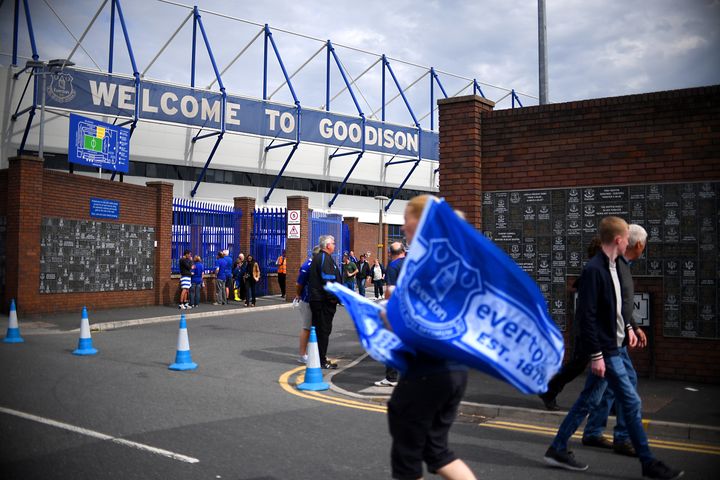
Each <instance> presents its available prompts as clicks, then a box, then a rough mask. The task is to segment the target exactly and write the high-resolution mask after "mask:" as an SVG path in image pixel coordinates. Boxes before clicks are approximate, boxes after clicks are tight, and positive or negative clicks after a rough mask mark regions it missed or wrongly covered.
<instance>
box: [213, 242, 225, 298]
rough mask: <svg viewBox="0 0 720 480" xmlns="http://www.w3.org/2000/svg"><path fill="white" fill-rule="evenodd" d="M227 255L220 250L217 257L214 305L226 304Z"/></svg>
mask: <svg viewBox="0 0 720 480" xmlns="http://www.w3.org/2000/svg"><path fill="white" fill-rule="evenodd" d="M223 258H225V255H224V254H223V252H218V254H217V258H216V259H215V303H213V305H225V304H226V303H227V296H226V294H225V279H226V277H225V260H223Z"/></svg>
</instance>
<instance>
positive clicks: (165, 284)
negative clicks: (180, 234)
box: [145, 182, 179, 305]
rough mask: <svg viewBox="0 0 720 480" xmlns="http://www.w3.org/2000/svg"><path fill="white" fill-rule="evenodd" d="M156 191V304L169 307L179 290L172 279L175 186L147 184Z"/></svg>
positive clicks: (159, 183) (166, 183) (157, 183)
mask: <svg viewBox="0 0 720 480" xmlns="http://www.w3.org/2000/svg"><path fill="white" fill-rule="evenodd" d="M145 185H147V186H148V187H149V188H153V189H155V208H156V210H155V212H156V215H155V241H156V242H157V247H155V304H156V305H168V304H170V303H171V302H172V301H173V300H174V298H175V294H176V293H177V291H178V289H179V285H177V284H176V283H177V282H174V281H173V280H172V279H171V278H170V270H171V264H172V223H173V217H172V203H173V184H172V183H170V182H146V183H145Z"/></svg>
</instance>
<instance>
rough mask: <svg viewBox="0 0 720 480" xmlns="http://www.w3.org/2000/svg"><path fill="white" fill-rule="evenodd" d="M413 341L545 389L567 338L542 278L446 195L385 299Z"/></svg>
mask: <svg viewBox="0 0 720 480" xmlns="http://www.w3.org/2000/svg"><path fill="white" fill-rule="evenodd" d="M387 309H388V310H387V315H388V320H389V322H390V325H391V327H392V330H393V331H394V332H395V333H396V334H397V336H398V337H400V338H401V339H402V341H403V342H405V343H406V344H407V345H409V346H411V347H414V348H415V349H417V350H422V351H425V352H427V353H429V354H432V355H435V356H438V357H442V358H447V359H451V360H456V361H458V362H460V363H463V364H465V365H468V366H470V367H473V368H476V369H478V370H481V371H483V372H486V373H489V374H491V375H493V376H495V377H497V378H500V379H502V380H505V381H507V382H509V383H510V384H512V385H514V386H515V387H516V388H517V389H518V390H520V391H521V392H523V393H542V392H545V391H546V390H547V382H548V381H549V380H550V378H552V376H553V375H554V374H555V373H556V372H557V370H558V369H559V368H560V365H561V362H562V358H563V351H564V345H563V338H562V336H561V335H560V332H559V331H558V329H557V327H556V326H555V323H554V322H553V320H552V319H551V318H550V316H549V315H548V312H547V305H546V304H545V299H544V298H543V297H542V294H541V293H540V290H539V289H538V287H537V285H536V284H535V283H534V282H533V280H532V279H530V277H529V276H528V275H527V274H526V273H525V272H523V271H522V270H521V269H520V268H519V267H518V266H517V265H516V264H515V262H513V260H512V259H510V257H508V256H507V255H506V254H505V253H504V252H503V251H502V250H500V249H499V248H498V247H496V246H495V245H494V244H493V243H492V242H491V241H490V240H488V239H486V238H485V237H484V236H483V235H482V234H480V233H479V232H477V231H476V230H475V229H474V228H473V227H472V226H471V225H470V224H468V223H467V222H465V221H464V220H462V219H460V217H458V216H457V214H456V213H455V212H454V211H453V209H452V208H451V207H450V206H449V205H448V204H447V203H446V202H445V201H443V200H440V201H438V200H436V199H432V198H431V199H430V200H428V202H427V204H426V205H425V209H424V210H423V215H422V218H421V219H420V223H419V224H418V228H417V231H416V233H415V237H414V239H413V242H412V245H411V248H410V252H409V254H408V256H407V258H406V259H405V263H404V265H403V269H402V271H401V273H400V277H399V279H398V283H397V286H396V288H395V291H394V292H393V295H392V297H391V298H390V301H389V302H388V306H387Z"/></svg>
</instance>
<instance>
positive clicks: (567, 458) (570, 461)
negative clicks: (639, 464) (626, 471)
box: [544, 447, 645, 472]
mask: <svg viewBox="0 0 720 480" xmlns="http://www.w3.org/2000/svg"><path fill="white" fill-rule="evenodd" d="M544 459H545V463H547V464H548V465H552V466H553V467H560V468H564V469H566V470H573V471H575V472H583V471H585V470H587V469H588V466H587V465H586V464H584V463H580V462H578V461H577V460H575V455H573V453H572V452H571V451H569V450H567V451H565V452H558V451H557V450H555V449H554V448H553V447H550V448H548V449H547V452H545V457H544ZM644 471H645V470H643V472H644Z"/></svg>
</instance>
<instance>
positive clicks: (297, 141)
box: [263, 24, 302, 203]
mask: <svg viewBox="0 0 720 480" xmlns="http://www.w3.org/2000/svg"><path fill="white" fill-rule="evenodd" d="M268 41H269V42H270V45H271V46H272V49H273V51H274V52H275V58H277V61H278V64H279V65H280V70H282V73H283V76H284V77H285V82H286V83H287V85H288V88H289V89H290V93H291V94H292V97H293V100H295V108H297V125H296V130H295V141H294V142H288V143H284V144H281V145H275V146H272V145H269V146H267V147H265V152H266V153H267V152H268V150H270V149H272V148H279V147H286V146H288V145H292V146H293V148H292V150H291V151H290V154H289V155H288V156H287V158H286V159H285V163H283V166H282V168H281V169H280V171H279V172H278V174H277V175H276V176H275V180H273V183H272V185H270V189H269V190H268V193H267V194H266V195H265V197H264V201H265V203H267V201H268V200H270V196H271V195H272V193H273V191H274V190H275V187H276V186H277V184H278V182H279V181H280V178H281V177H282V176H283V173H285V169H286V168H287V166H288V164H289V163H290V160H291V159H292V157H293V155H295V152H296V151H297V148H298V146H299V145H300V126H301V121H302V107H301V106H300V100H298V97H297V95H296V94H295V89H294V88H293V85H292V81H291V80H290V76H289V75H288V73H287V70H285V64H284V63H283V61H282V57H281V56H280V51H279V50H278V48H277V45H276V44H275V39H273V36H272V32H271V31H270V27H268V25H267V24H265V51H264V57H265V59H264V65H263V100H267V54H268V48H267V47H268Z"/></svg>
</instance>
